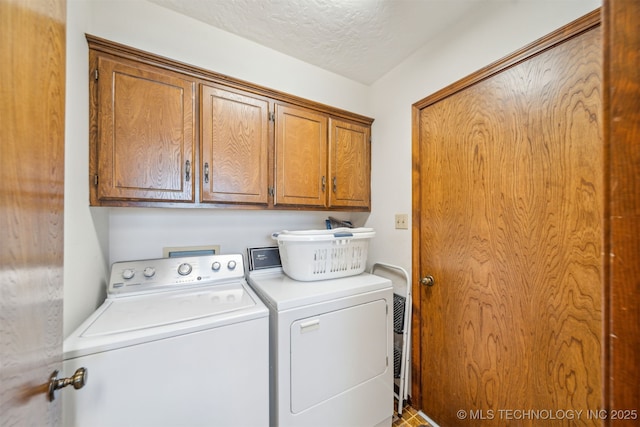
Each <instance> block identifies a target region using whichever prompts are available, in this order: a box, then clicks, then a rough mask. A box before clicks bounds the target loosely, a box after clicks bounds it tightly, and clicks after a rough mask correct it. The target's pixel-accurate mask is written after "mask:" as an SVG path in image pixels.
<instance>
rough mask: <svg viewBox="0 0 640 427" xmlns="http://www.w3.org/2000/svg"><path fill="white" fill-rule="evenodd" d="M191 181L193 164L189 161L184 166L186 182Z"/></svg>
mask: <svg viewBox="0 0 640 427" xmlns="http://www.w3.org/2000/svg"><path fill="white" fill-rule="evenodd" d="M189 179H191V162H190V161H189V160H187V162H186V163H185V164H184V180H185V181H189Z"/></svg>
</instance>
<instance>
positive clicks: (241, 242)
mask: <svg viewBox="0 0 640 427" xmlns="http://www.w3.org/2000/svg"><path fill="white" fill-rule="evenodd" d="M67 10H68V17H67V19H68V22H67V25H68V27H67V137H66V149H65V150H66V156H67V158H66V176H65V192H66V201H65V228H66V230H65V295H64V301H65V309H64V335H65V336H68V335H69V334H70V333H71V332H72V331H73V330H74V329H75V328H76V327H77V326H78V325H79V324H80V323H81V322H82V320H84V319H85V318H86V317H87V316H88V315H89V314H91V312H93V310H94V309H95V308H96V307H97V306H98V305H99V304H100V303H101V302H102V300H103V299H104V292H105V291H104V289H105V282H106V278H107V276H108V265H109V264H111V263H112V262H115V261H120V260H131V259H145V258H154V257H160V256H162V248H163V247H165V246H188V245H202V244H219V245H220V246H221V250H222V251H223V252H245V251H246V248H247V247H254V246H263V245H273V242H272V241H271V240H270V238H269V236H270V234H271V233H272V232H273V231H278V230H282V229H305V228H322V227H323V226H324V219H325V218H326V217H327V215H329V213H327V212H293V211H289V212H286V211H280V212H274V211H242V210H226V209H225V210H191V209H149V208H89V207H88V203H89V187H88V186H89V183H88V158H89V154H88V152H89V148H88V116H89V112H88V99H89V98H88V84H89V83H88V75H89V72H88V68H87V63H88V49H87V43H86V40H85V33H89V34H92V35H95V36H98V37H102V38H105V39H109V40H112V41H115V42H118V43H123V44H126V45H129V46H132V47H136V48H139V49H142V50H146V51H149V52H153V53H156V54H159V55H162V56H166V57H169V58H172V59H175V60H178V61H181V62H185V63H188V64H192V65H196V66H199V67H202V68H206V69H209V70H212V71H216V72H219V73H222V74H227V75H230V76H233V77H236V78H239V79H243V80H246V81H249V82H252V83H256V84H259V85H262V86H266V87H269V88H273V89H276V90H279V91H283V92H286V93H290V94H293V95H296V96H300V97H303V98H307V99H310V100H313V101H317V102H320V103H324V104H328V105H332V106H335V107H338V108H343V109H345V110H349V111H353V112H355V113H359V114H362V115H365V116H370V115H371V108H370V103H369V99H368V97H369V87H367V86H365V85H362V84H360V83H356V82H354V81H352V80H349V79H346V78H344V77H341V76H338V75H336V74H333V73H330V72H327V71H325V70H322V69H320V68H318V67H315V66H312V65H310V64H307V63H305V62H302V61H299V60H296V59H293V58H291V57H288V56H286V55H283V54H281V53H279V52H276V51H274V50H272V49H268V48H265V47H262V46H260V45H258V44H256V43H254V42H251V41H248V40H245V39H242V38H239V37H237V36H234V35H232V34H230V33H226V32H224V31H221V30H218V29H215V28H212V27H210V26H207V25H205V24H203V23H201V22H199V21H196V20H194V19H190V18H187V17H184V16H181V15H179V14H176V13H175V12H172V11H170V10H167V9H164V8H162V7H160V6H157V5H155V4H152V3H149V2H147V1H145V0H68V3H67ZM334 215H335V216H336V217H339V218H342V219H349V217H350V216H349V214H344V213H341V214H334ZM364 219H366V216H365V218H363V219H362V221H364Z"/></svg>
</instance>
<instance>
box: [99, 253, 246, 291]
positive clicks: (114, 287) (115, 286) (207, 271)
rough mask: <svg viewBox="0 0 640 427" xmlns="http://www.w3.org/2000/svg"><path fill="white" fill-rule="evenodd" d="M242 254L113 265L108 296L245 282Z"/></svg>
mask: <svg viewBox="0 0 640 427" xmlns="http://www.w3.org/2000/svg"><path fill="white" fill-rule="evenodd" d="M244 273H245V272H244V260H243V258H242V255H241V254H227V255H206V256H194V257H181V258H156V259H148V260H138V261H122V262H115V263H113V265H112V266H111V276H110V279H109V287H108V288H107V294H108V295H109V296H110V297H115V296H119V295H124V294H127V295H128V294H131V293H134V292H135V293H144V292H157V291H161V290H173V289H180V288H183V287H187V286H205V285H209V286H213V285H215V284H220V283H228V282H238V281H243V280H244Z"/></svg>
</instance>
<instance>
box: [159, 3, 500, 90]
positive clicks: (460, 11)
mask: <svg viewBox="0 0 640 427" xmlns="http://www.w3.org/2000/svg"><path fill="white" fill-rule="evenodd" d="M149 1H151V2H152V3H156V4H158V5H161V6H164V7H166V8H168V9H171V10H173V11H175V12H178V13H181V14H183V15H187V16H190V17H192V18H195V19H198V20H200V21H203V22H205V23H207V24H210V25H212V26H214V27H217V28H220V29H222V30H225V31H228V32H230V33H234V34H236V35H238V36H241V37H243V38H246V39H249V40H252V41H254V42H256V43H259V44H261V45H264V46H266V47H269V48H271V49H274V50H277V51H279V52H282V53H285V54H287V55H289V56H292V57H294V58H298V59H300V60H302V61H305V62H308V63H310V64H314V65H316V66H318V67H321V68H324V69H326V70H329V71H332V72H334V73H336V74H340V75H342V76H344V77H348V78H350V79H353V80H355V81H358V82H361V83H364V84H371V83H373V82H374V81H376V80H377V79H379V78H380V77H382V76H383V75H384V74H386V73H387V72H388V71H390V70H391V69H392V68H394V67H395V66H396V65H398V64H399V63H400V62H402V61H403V60H404V59H405V58H407V57H408V56H409V55H411V54H412V53H413V52H414V51H416V50H417V49H418V48H419V47H421V46H422V45H424V44H425V43H426V42H427V41H428V40H429V39H430V38H432V37H434V35H435V34H437V33H438V32H440V31H442V30H443V29H444V28H446V27H447V26H450V25H452V23H453V22H454V21H456V20H458V19H460V18H461V17H462V16H463V15H465V14H467V13H471V12H472V11H473V9H474V7H478V6H479V5H480V3H482V2H483V1H491V0H149Z"/></svg>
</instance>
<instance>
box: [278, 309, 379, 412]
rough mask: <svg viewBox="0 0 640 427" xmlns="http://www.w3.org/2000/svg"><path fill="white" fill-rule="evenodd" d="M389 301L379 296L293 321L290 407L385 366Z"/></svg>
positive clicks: (316, 400)
mask: <svg viewBox="0 0 640 427" xmlns="http://www.w3.org/2000/svg"><path fill="white" fill-rule="evenodd" d="M387 316H388V315H387V302H386V300H383V299H382V300H377V301H372V302H368V303H366V304H361V305H357V306H354V307H348V308H345V309H342V310H337V311H333V312H329V313H324V314H321V315H318V316H313V317H310V318H305V319H301V320H297V321H295V322H293V323H292V324H291V329H290V333H291V356H290V357H291V412H292V413H294V414H297V413H300V412H303V411H305V410H307V409H309V408H311V407H312V406H315V405H318V404H320V403H322V402H324V401H325V400H327V399H330V398H334V397H335V396H337V395H339V394H340V393H343V392H346V391H347V390H349V389H351V388H353V387H356V386H358V385H360V384H363V383H365V382H367V381H369V380H371V379H372V378H375V377H378V376H380V375H382V374H384V372H385V371H386V370H387V367H388V361H389V360H390V355H389V354H388V352H387V349H388V348H389V345H388V344H389V342H388V339H387V337H388V335H389V329H388V322H387Z"/></svg>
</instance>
